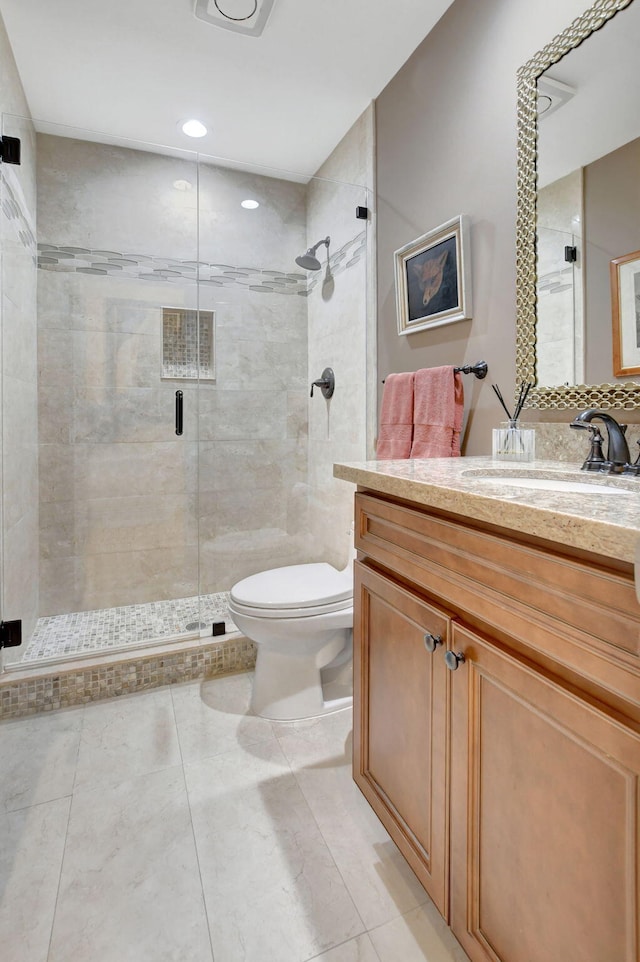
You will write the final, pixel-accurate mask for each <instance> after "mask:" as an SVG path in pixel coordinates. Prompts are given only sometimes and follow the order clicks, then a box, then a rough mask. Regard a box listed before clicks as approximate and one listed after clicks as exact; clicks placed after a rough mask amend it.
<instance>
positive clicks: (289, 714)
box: [229, 559, 353, 721]
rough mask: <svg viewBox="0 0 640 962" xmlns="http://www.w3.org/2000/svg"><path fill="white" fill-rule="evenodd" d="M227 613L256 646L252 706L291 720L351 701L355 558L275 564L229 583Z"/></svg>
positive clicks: (327, 711)
mask: <svg viewBox="0 0 640 962" xmlns="http://www.w3.org/2000/svg"><path fill="white" fill-rule="evenodd" d="M229 612H230V614H231V617H232V618H233V620H234V622H235V623H236V625H237V626H238V628H239V629H240V631H242V632H243V634H244V635H246V637H247V638H250V639H251V641H253V642H255V644H256V645H257V648H258V653H257V657H256V669H255V677H254V681H253V694H252V697H251V708H252V710H253V711H254V712H255V713H256V714H257V715H262V716H263V717H265V718H273V719H279V720H283V721H290V720H293V719H296V718H310V717H313V716H315V715H325V714H327V713H329V712H332V711H338V710H339V709H340V708H346V707H347V706H349V705H350V704H351V702H352V697H351V696H352V691H353V688H352V677H353V674H352V629H353V559H351V560H350V561H349V564H348V565H347V567H346V568H344V569H343V570H342V571H338V570H337V569H336V568H333V567H332V566H331V565H329V564H325V563H324V562H323V563H320V564H304V565H291V566H289V567H286V568H273V569H272V570H270V571H262V572H261V573H260V574H256V575H251V576H250V577H249V578H244V579H243V580H242V581H239V582H238V583H237V584H236V585H234V587H233V588H232V589H231V598H230V602H229Z"/></svg>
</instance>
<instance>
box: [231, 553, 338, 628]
mask: <svg viewBox="0 0 640 962" xmlns="http://www.w3.org/2000/svg"><path fill="white" fill-rule="evenodd" d="M352 606H353V572H352V571H351V570H350V569H348V568H347V569H345V570H344V571H338V570H337V569H336V568H334V567H332V566H331V565H330V564H326V562H321V563H318V564H304V565H288V566H287V567H284V568H273V569H271V570H270V571H262V572H260V573H259V574H255V575H250V576H249V577H248V578H244V579H243V580H242V581H239V582H238V583H237V584H236V585H234V586H233V588H232V590H231V596H230V605H229V608H230V611H231V612H233V611H236V612H239V613H241V614H247V615H250V616H253V617H259V618H281V619H287V618H311V617H315V616H317V615H323V614H329V613H330V612H333V611H343V610H345V609H347V608H351V607H352Z"/></svg>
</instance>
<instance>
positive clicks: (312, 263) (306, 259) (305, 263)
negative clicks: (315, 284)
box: [296, 237, 331, 271]
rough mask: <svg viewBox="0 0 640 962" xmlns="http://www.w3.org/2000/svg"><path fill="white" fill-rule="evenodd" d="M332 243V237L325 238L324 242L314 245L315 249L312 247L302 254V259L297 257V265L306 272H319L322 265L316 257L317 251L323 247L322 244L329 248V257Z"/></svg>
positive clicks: (320, 241)
mask: <svg viewBox="0 0 640 962" xmlns="http://www.w3.org/2000/svg"><path fill="white" fill-rule="evenodd" d="M330 243H331V238H330V237H323V238H322V240H319V241H318V243H317V244H314V245H313V247H310V248H309V249H308V250H307V251H306V253H304V254H301V255H300V257H296V264H297V265H298V267H303V268H304V269H305V271H319V270H320V267H321V264H320V261H319V260H318V258H317V257H316V251H317V250H318V248H319V247H321V246H322V244H324V245H325V246H326V248H327V255H328V253H329V244H330Z"/></svg>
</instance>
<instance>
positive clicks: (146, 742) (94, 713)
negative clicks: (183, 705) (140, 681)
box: [74, 688, 181, 792]
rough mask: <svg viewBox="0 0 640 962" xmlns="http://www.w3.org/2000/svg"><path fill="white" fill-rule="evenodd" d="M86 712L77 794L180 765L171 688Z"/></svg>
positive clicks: (100, 705) (127, 697)
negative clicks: (86, 789) (83, 790)
mask: <svg viewBox="0 0 640 962" xmlns="http://www.w3.org/2000/svg"><path fill="white" fill-rule="evenodd" d="M85 711H86V715H85V721H84V725H83V729H82V737H81V739H80V750H79V753H78V765H77V772H76V781H75V786H74V792H77V791H79V790H82V789H85V788H88V789H94V788H108V787H111V786H112V785H117V784H118V783H119V782H122V781H125V780H126V779H128V778H131V777H133V776H134V775H143V774H148V773H149V772H154V771H159V770H161V769H163V768H170V767H172V766H173V765H179V764H180V762H181V759H180V748H179V745H178V734H177V731H176V724H175V716H174V712H173V702H172V699H171V691H170V689H169V688H159V689H156V690H154V691H149V692H142V693H139V694H135V695H124V696H122V697H120V698H113V699H110V700H109V701H104V702H99V703H96V704H94V705H91V706H90V707H89V708H87V709H85Z"/></svg>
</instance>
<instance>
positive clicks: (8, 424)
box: [0, 20, 38, 662]
mask: <svg viewBox="0 0 640 962" xmlns="http://www.w3.org/2000/svg"><path fill="white" fill-rule="evenodd" d="M0 112H1V113H2V115H3V131H2V132H3V134H8V135H10V136H15V137H19V138H20V139H21V141H22V164H21V165H20V166H19V167H17V166H9V165H7V164H2V165H0V177H1V178H2V180H1V182H0V198H1V205H0V207H1V209H0V232H1V235H0V236H1V239H2V275H1V278H0V289H1V293H0V297H1V311H2V318H1V322H2V328H3V330H2V338H1V345H2V355H1V356H0V371H1V373H2V377H1V382H2V405H1V410H2V415H1V416H2V442H3V443H2V454H3V460H2V464H1V466H0V467H1V470H2V473H3V502H4V512H3V522H2V529H3V530H2V531H0V539H1V540H2V552H3V556H4V565H3V568H4V572H3V585H2V611H0V615H1V616H2V618H4V619H7V620H12V619H18V618H20V619H22V622H23V631H24V633H25V636H28V635H29V634H30V633H31V630H32V629H33V627H34V625H35V621H36V618H37V615H38V446H37V427H38V424H37V362H36V339H37V330H36V237H35V232H36V206H35V198H36V191H35V188H36V167H35V133H34V129H33V125H32V123H31V121H30V120H28V119H20V118H24V117H28V109H27V103H26V99H25V96H24V92H23V90H22V85H21V83H20V79H19V76H18V72H17V69H16V66H15V63H14V60H13V55H12V52H11V47H10V46H9V42H8V40H7V36H6V33H5V30H4V25H3V23H2V20H0ZM0 574H2V572H0ZM17 651H19V649H7V650H6V651H5V652H4V657H5V661H7V662H8V661H10V660H13V658H14V657H15V653H16V652H17Z"/></svg>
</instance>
